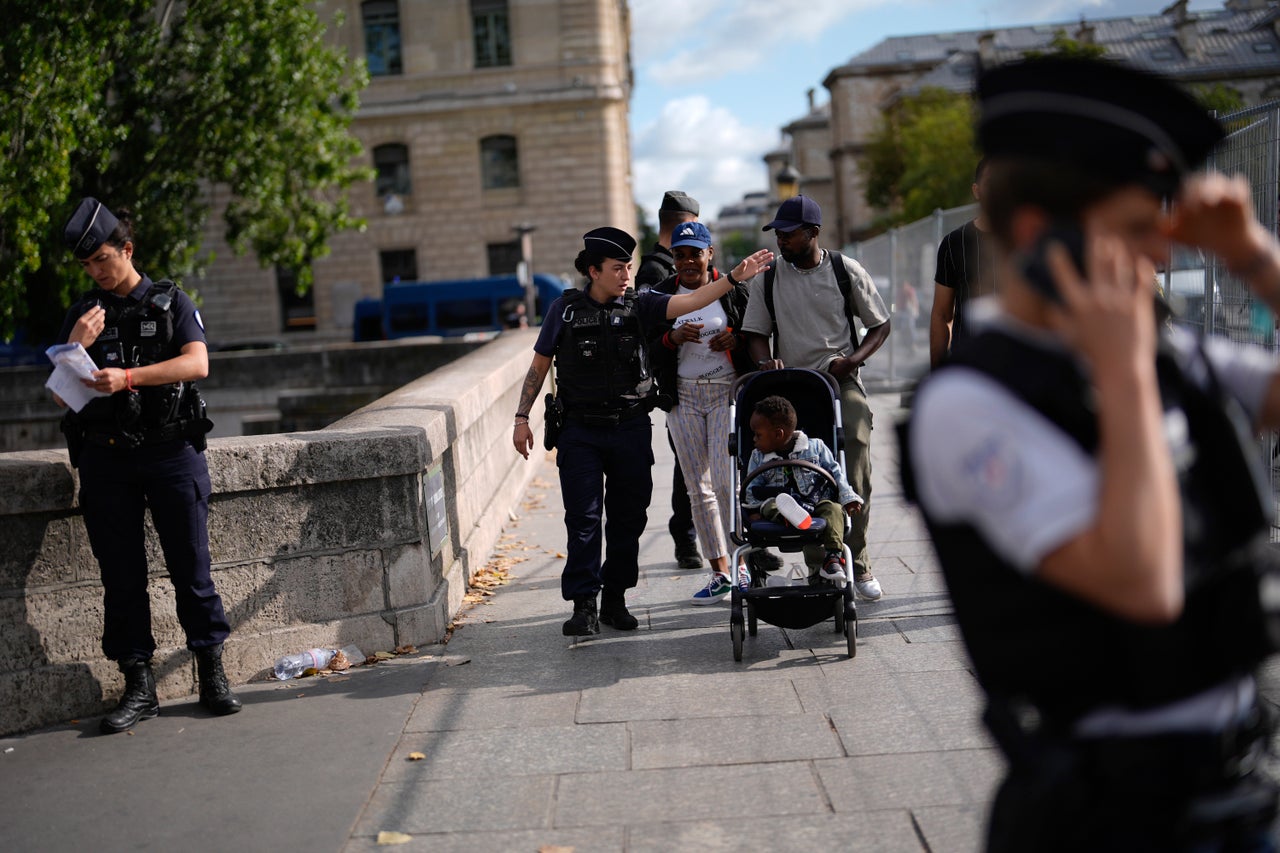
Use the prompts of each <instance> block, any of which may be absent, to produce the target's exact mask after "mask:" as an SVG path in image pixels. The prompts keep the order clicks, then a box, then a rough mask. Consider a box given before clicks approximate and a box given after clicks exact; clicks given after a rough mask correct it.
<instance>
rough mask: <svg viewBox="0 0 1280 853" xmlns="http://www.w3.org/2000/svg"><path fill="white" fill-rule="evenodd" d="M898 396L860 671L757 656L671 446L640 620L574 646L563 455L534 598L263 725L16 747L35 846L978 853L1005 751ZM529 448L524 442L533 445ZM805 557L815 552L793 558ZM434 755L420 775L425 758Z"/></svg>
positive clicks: (514, 561) (521, 581) (463, 625)
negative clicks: (686, 557)
mask: <svg viewBox="0 0 1280 853" xmlns="http://www.w3.org/2000/svg"><path fill="white" fill-rule="evenodd" d="M898 400H899V395H898V394H897V393H883V394H875V395H873V408H874V410H875V417H876V424H877V429H876V432H875V435H874V439H873V445H874V463H873V464H874V475H875V479H874V491H873V499H872V504H871V506H872V510H871V511H872V516H871V534H870V536H871V542H872V546H871V554H872V557H873V568H874V571H875V573H876V575H877V576H878V577H879V578H880V580H881V583H882V584H883V585H884V588H885V597H884V598H883V599H882V600H881V601H879V602H874V603H870V602H860V603H859V605H858V611H859V646H858V655H857V657H856V658H854V659H852V660H850V659H848V658H847V657H846V656H845V653H844V640H843V637H841V636H839V635H837V634H835V633H834V632H833V630H832V625H831V623H824V624H822V625H819V626H815V627H814V628H811V629H807V630H804V631H784V630H782V629H779V628H776V627H774V626H770V625H767V624H765V623H761V624H760V629H759V634H758V635H757V636H756V637H754V638H750V637H749V638H747V641H746V647H745V653H744V659H743V661H742V662H741V663H735V662H734V661H733V656H732V644H731V641H730V637H729V631H728V620H729V608H728V605H727V604H719V605H716V606H711V607H703V608H696V607H692V606H690V605H689V604H688V603H687V599H688V597H689V596H690V595H691V594H692V593H693V592H694V591H695V590H696V589H697V588H698V587H699V586H700V585H701V583H702V582H703V580H704V578H703V576H702V574H701V573H699V572H692V571H681V570H679V569H677V568H676V567H675V564H674V561H673V559H672V548H671V542H670V539H669V537H668V535H667V532H666V522H667V517H668V515H669V511H668V510H669V505H670V503H669V498H670V480H671V476H670V474H671V465H672V459H671V453H670V451H669V449H668V448H667V444H666V442H665V440H661V430H662V426H661V417H660V416H659V417H655V436H656V437H657V438H656V439H655V442H654V448H655V453H656V454H657V456H658V465H657V466H656V467H655V469H654V481H655V489H654V499H653V503H652V505H651V508H650V513H649V524H648V527H647V529H646V533H645V535H644V538H643V540H642V543H641V567H640V584H639V586H638V588H637V589H635V590H634V591H632V593H631V594H630V595H629V596H628V600H629V604H630V606H631V608H632V611H633V612H634V613H635V614H636V615H637V616H638V617H639V619H640V629H639V630H637V631H634V632H629V633H624V632H619V631H615V630H613V629H611V628H609V627H607V626H606V627H604V628H603V633H602V634H600V635H599V636H598V637H595V638H591V639H589V640H585V641H578V642H573V641H571V640H570V639H568V638H566V637H563V636H562V635H561V633H560V624H561V622H562V621H563V620H564V619H565V618H567V615H568V611H569V607H568V605H567V604H566V603H565V602H564V601H563V600H561V597H560V591H559V572H560V566H561V563H562V556H560V555H561V554H562V553H563V548H564V527H563V523H562V520H561V519H562V516H561V503H560V496H559V489H558V482H557V479H556V472H555V468H554V465H553V464H551V463H548V462H546V461H543V462H542V464H543V466H544V467H543V470H542V472H541V474H540V476H539V477H538V478H537V480H536V481H535V483H534V485H533V487H532V488H531V489H530V490H529V492H528V493H527V494H526V496H525V499H524V505H523V507H522V509H521V510H520V511H519V513H518V517H517V518H515V519H514V520H513V521H512V523H511V524H510V525H509V527H508V530H507V533H506V536H505V537H504V540H503V542H502V548H501V549H500V550H499V551H498V552H497V554H496V555H495V557H496V558H497V563H496V564H495V565H497V566H499V567H502V568H505V569H506V570H507V571H508V572H509V576H510V582H509V583H508V584H506V585H504V586H501V587H499V588H498V589H497V590H496V592H495V594H494V595H492V596H491V597H487V598H486V599H485V602H484V603H481V604H476V605H474V606H473V607H471V608H470V609H469V610H467V611H466V612H465V613H464V614H462V616H461V617H460V618H459V620H458V627H457V629H456V631H455V633H454V634H453V637H452V639H451V640H450V642H449V643H448V644H447V645H445V646H434V647H430V648H425V649H422V650H421V651H420V653H419V654H416V655H406V656H403V657H401V658H397V659H396V660H394V661H392V662H389V663H387V664H383V665H379V666H377V667H373V668H363V669H360V670H353V671H352V672H351V673H350V674H348V675H346V676H343V677H330V678H327V679H318V678H311V679H301V680H297V681H293V682H287V683H276V682H269V683H258V684H252V685H247V686H245V687H244V688H243V690H242V695H243V697H244V699H245V706H246V707H245V710H244V712H243V713H241V714H239V715H236V716H233V717H228V718H219V719H213V718H210V717H208V716H207V715H205V714H204V713H203V712H202V711H201V710H200V709H199V708H198V707H197V706H196V705H195V703H194V698H193V700H192V701H191V702H189V703H186V704H183V703H178V704H169V705H166V706H165V707H164V709H163V712H162V715H161V716H160V717H159V718H158V719H156V720H151V721H147V722H145V723H142V724H140V725H139V726H138V727H137V728H136V729H135V733H134V734H132V735H117V736H113V737H109V738H107V737H99V736H97V735H96V728H97V721H96V720H89V721H82V722H79V723H75V724H69V725H67V726H63V727H58V728H55V729H51V730H47V731H43V732H38V733H34V734H31V735H27V736H24V737H18V738H10V739H5V740H0V801H3V802H4V803H5V813H6V817H5V823H6V829H5V838H6V841H5V847H6V849H10V850H82V849H86V848H88V847H92V848H93V849H96V850H132V849H141V848H147V849H174V848H175V847H178V846H181V847H182V848H184V849H187V850H191V851H202V850H215V849H217V850H225V849H246V850H259V849H261V850H266V849H271V850H303V849H306V850H348V851H357V850H369V849H373V848H375V847H377V843H376V839H377V836H378V833H379V832H384V831H386V832H398V833H404V834H406V835H408V836H409V839H410V840H409V841H408V842H407V843H405V844H404V845H403V846H401V847H398V848H392V849H401V850H424V851H425V850H430V851H453V850H458V851H488V850H494V851H497V850H501V851H520V850H526V851H530V853H533V851H538V850H539V849H540V848H543V847H548V846H556V847H562V848H569V847H572V848H573V849H574V850H575V851H577V853H586V851H624V850H625V851H677V850H682V851H683V850H720V849H724V850H729V849H740V848H743V847H750V848H752V849H764V850H778V851H790V850H795V851H819V850H841V851H848V850H868V851H968V850H974V849H977V847H978V846H979V842H980V838H981V831H982V823H983V816H984V814H985V810H986V804H987V802H988V798H989V796H990V792H991V789H992V786H993V785H994V783H995V781H996V779H997V778H998V776H999V774H1000V771H1001V761H1000V759H999V757H998V755H997V753H996V752H995V750H994V749H993V747H992V744H991V742H990V740H989V739H988V737H987V736H986V734H985V733H984V732H983V730H982V729H981V726H980V724H979V722H978V714H979V710H980V695H979V691H978V689H977V685H976V683H975V681H974V679H973V677H972V675H971V673H970V672H969V669H968V663H967V660H966V657H965V654H964V651H963V649H962V647H961V644H960V641H959V637H958V635H957V632H956V629H955V624H954V619H953V617H952V615H951V609H950V604H949V602H948V600H947V597H946V594H945V589H944V586H943V582H942V578H941V575H940V574H939V572H938V569H937V566H936V564H935V561H934V559H933V557H932V554H931V549H930V546H929V543H928V541H927V538H926V536H925V533H924V530H923V527H922V525H921V524H920V522H919V520H918V518H917V516H916V514H915V513H914V511H913V510H911V509H910V508H909V507H906V506H905V505H904V503H903V500H902V495H901V489H900V486H899V484H898V477H897V462H896V459H895V458H894V456H895V454H894V440H893V435H892V430H891V425H892V422H893V419H894V418H895V417H896V414H897V413H896V406H897V404H898ZM512 452H514V451H512ZM786 559H788V560H789V561H790V560H794V559H798V555H786ZM413 753H421V754H422V755H423V756H425V757H424V758H422V759H420V760H411V758H410V757H411V754H413Z"/></svg>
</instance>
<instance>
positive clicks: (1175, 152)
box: [977, 57, 1223, 195]
mask: <svg viewBox="0 0 1280 853" xmlns="http://www.w3.org/2000/svg"><path fill="white" fill-rule="evenodd" d="M977 91H978V110H979V118H978V146H979V148H980V149H981V150H982V151H983V153H984V154H986V155H987V156H989V157H1000V158H1004V157H1025V158H1029V159H1034V160H1045V161H1049V162H1053V163H1064V164H1069V165H1074V166H1076V167H1077V168H1080V169H1084V170H1086V171H1087V172H1090V173H1092V174H1094V175H1096V176H1098V177H1099V178H1102V179H1104V180H1114V181H1115V182H1116V183H1117V184H1139V185H1141V186H1144V187H1146V188H1148V189H1150V190H1151V191H1152V192H1155V193H1157V194H1159V195H1171V194H1173V193H1174V192H1176V190H1177V189H1178V186H1179V184H1181V182H1182V179H1183V178H1184V177H1185V176H1186V175H1187V173H1188V172H1191V171H1193V170H1195V169H1196V168H1198V167H1199V166H1200V165H1201V164H1202V163H1203V162H1204V160H1205V158H1206V157H1207V156H1208V155H1209V152H1210V151H1212V150H1213V147H1214V145H1216V144H1217V143H1218V141H1219V140H1221V139H1222V137H1223V130H1222V126H1221V125H1220V124H1219V123H1218V122H1217V121H1216V120H1215V119H1214V118H1213V117H1212V116H1210V115H1209V114H1208V112H1206V111H1205V109H1204V108H1203V107H1201V106H1200V105H1199V104H1198V103H1197V102H1196V101H1195V99H1193V98H1192V97H1191V96H1190V95H1188V94H1187V93H1186V92H1184V91H1182V90H1181V89H1179V88H1178V87H1177V86H1176V85H1174V84H1173V83H1171V82H1169V81H1168V80H1165V79H1163V78H1161V77H1157V76H1155V75H1152V74H1148V73H1146V72H1143V71H1139V70H1137V69H1135V68H1132V67H1130V66H1127V65H1123V64H1121V63H1118V62H1111V61H1102V60H1096V59H1078V58H1061V57H1053V58H1037V59H1027V60H1023V61H1019V62H1014V63H1010V64H1007V65H1001V66H998V67H996V68H992V69H990V70H988V71H986V72H984V73H983V74H982V75H981V76H980V77H979V78H978V86H977Z"/></svg>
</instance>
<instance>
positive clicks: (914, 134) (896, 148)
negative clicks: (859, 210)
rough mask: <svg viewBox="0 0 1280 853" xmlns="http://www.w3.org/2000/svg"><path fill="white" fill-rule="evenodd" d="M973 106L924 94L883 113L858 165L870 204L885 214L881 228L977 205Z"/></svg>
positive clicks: (949, 96) (956, 97) (938, 92)
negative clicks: (972, 203)
mask: <svg viewBox="0 0 1280 853" xmlns="http://www.w3.org/2000/svg"><path fill="white" fill-rule="evenodd" d="M977 161H978V155H977V152H976V151H975V150H974V141H973V103H972V100H971V99H970V98H969V96H967V95H963V94H959V93H956V92H950V91H948V90H946V89H940V88H925V89H922V90H920V92H919V93H917V94H914V95H909V96H907V97H905V98H902V99H901V100H899V101H898V102H897V103H896V104H894V105H893V106H892V107H890V108H889V109H888V110H887V111H885V112H884V113H883V114H882V116H881V120H880V125H879V127H877V129H876V130H875V132H874V133H873V134H872V136H871V139H870V140H869V142H868V144H867V147H866V149H865V151H864V152H863V155H862V157H861V159H860V163H859V165H860V168H861V170H862V174H863V175H865V176H866V191H865V195H866V199H867V203H868V204H870V205H871V206H872V207H874V208H877V209H879V210H881V211H884V213H883V215H882V217H881V218H880V220H878V221H877V226H879V227H888V226H890V225H894V224H898V223H901V222H910V221H912V220H915V219H919V218H921V217H924V216H928V215H929V214H930V213H932V212H933V211H934V210H935V209H937V208H948V207H956V206H958V205H962V204H967V203H969V202H970V201H972V200H973V197H972V195H971V194H970V187H971V186H972V184H973V167H974V165H975V164H976V163H977Z"/></svg>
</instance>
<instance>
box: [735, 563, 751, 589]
mask: <svg viewBox="0 0 1280 853" xmlns="http://www.w3.org/2000/svg"><path fill="white" fill-rule="evenodd" d="M738 589H740V590H742V591H743V592H746V591H747V590H749V589H751V570H750V569H748V568H747V564H746V563H738Z"/></svg>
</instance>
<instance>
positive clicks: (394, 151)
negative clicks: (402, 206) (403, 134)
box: [373, 142, 413, 198]
mask: <svg viewBox="0 0 1280 853" xmlns="http://www.w3.org/2000/svg"><path fill="white" fill-rule="evenodd" d="M373 168H374V169H376V170H377V172H378V176H377V178H376V179H375V180H374V191H375V192H377V194H378V198H386V197H387V196H388V195H391V194H393V193H394V194H395V195H400V196H406V195H409V194H410V193H412V192H413V183H412V182H411V181H410V180H409V148H408V146H405V145H401V144H400V143H398V142H392V143H388V144H387V145H379V146H378V147H377V148H375V149H373Z"/></svg>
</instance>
